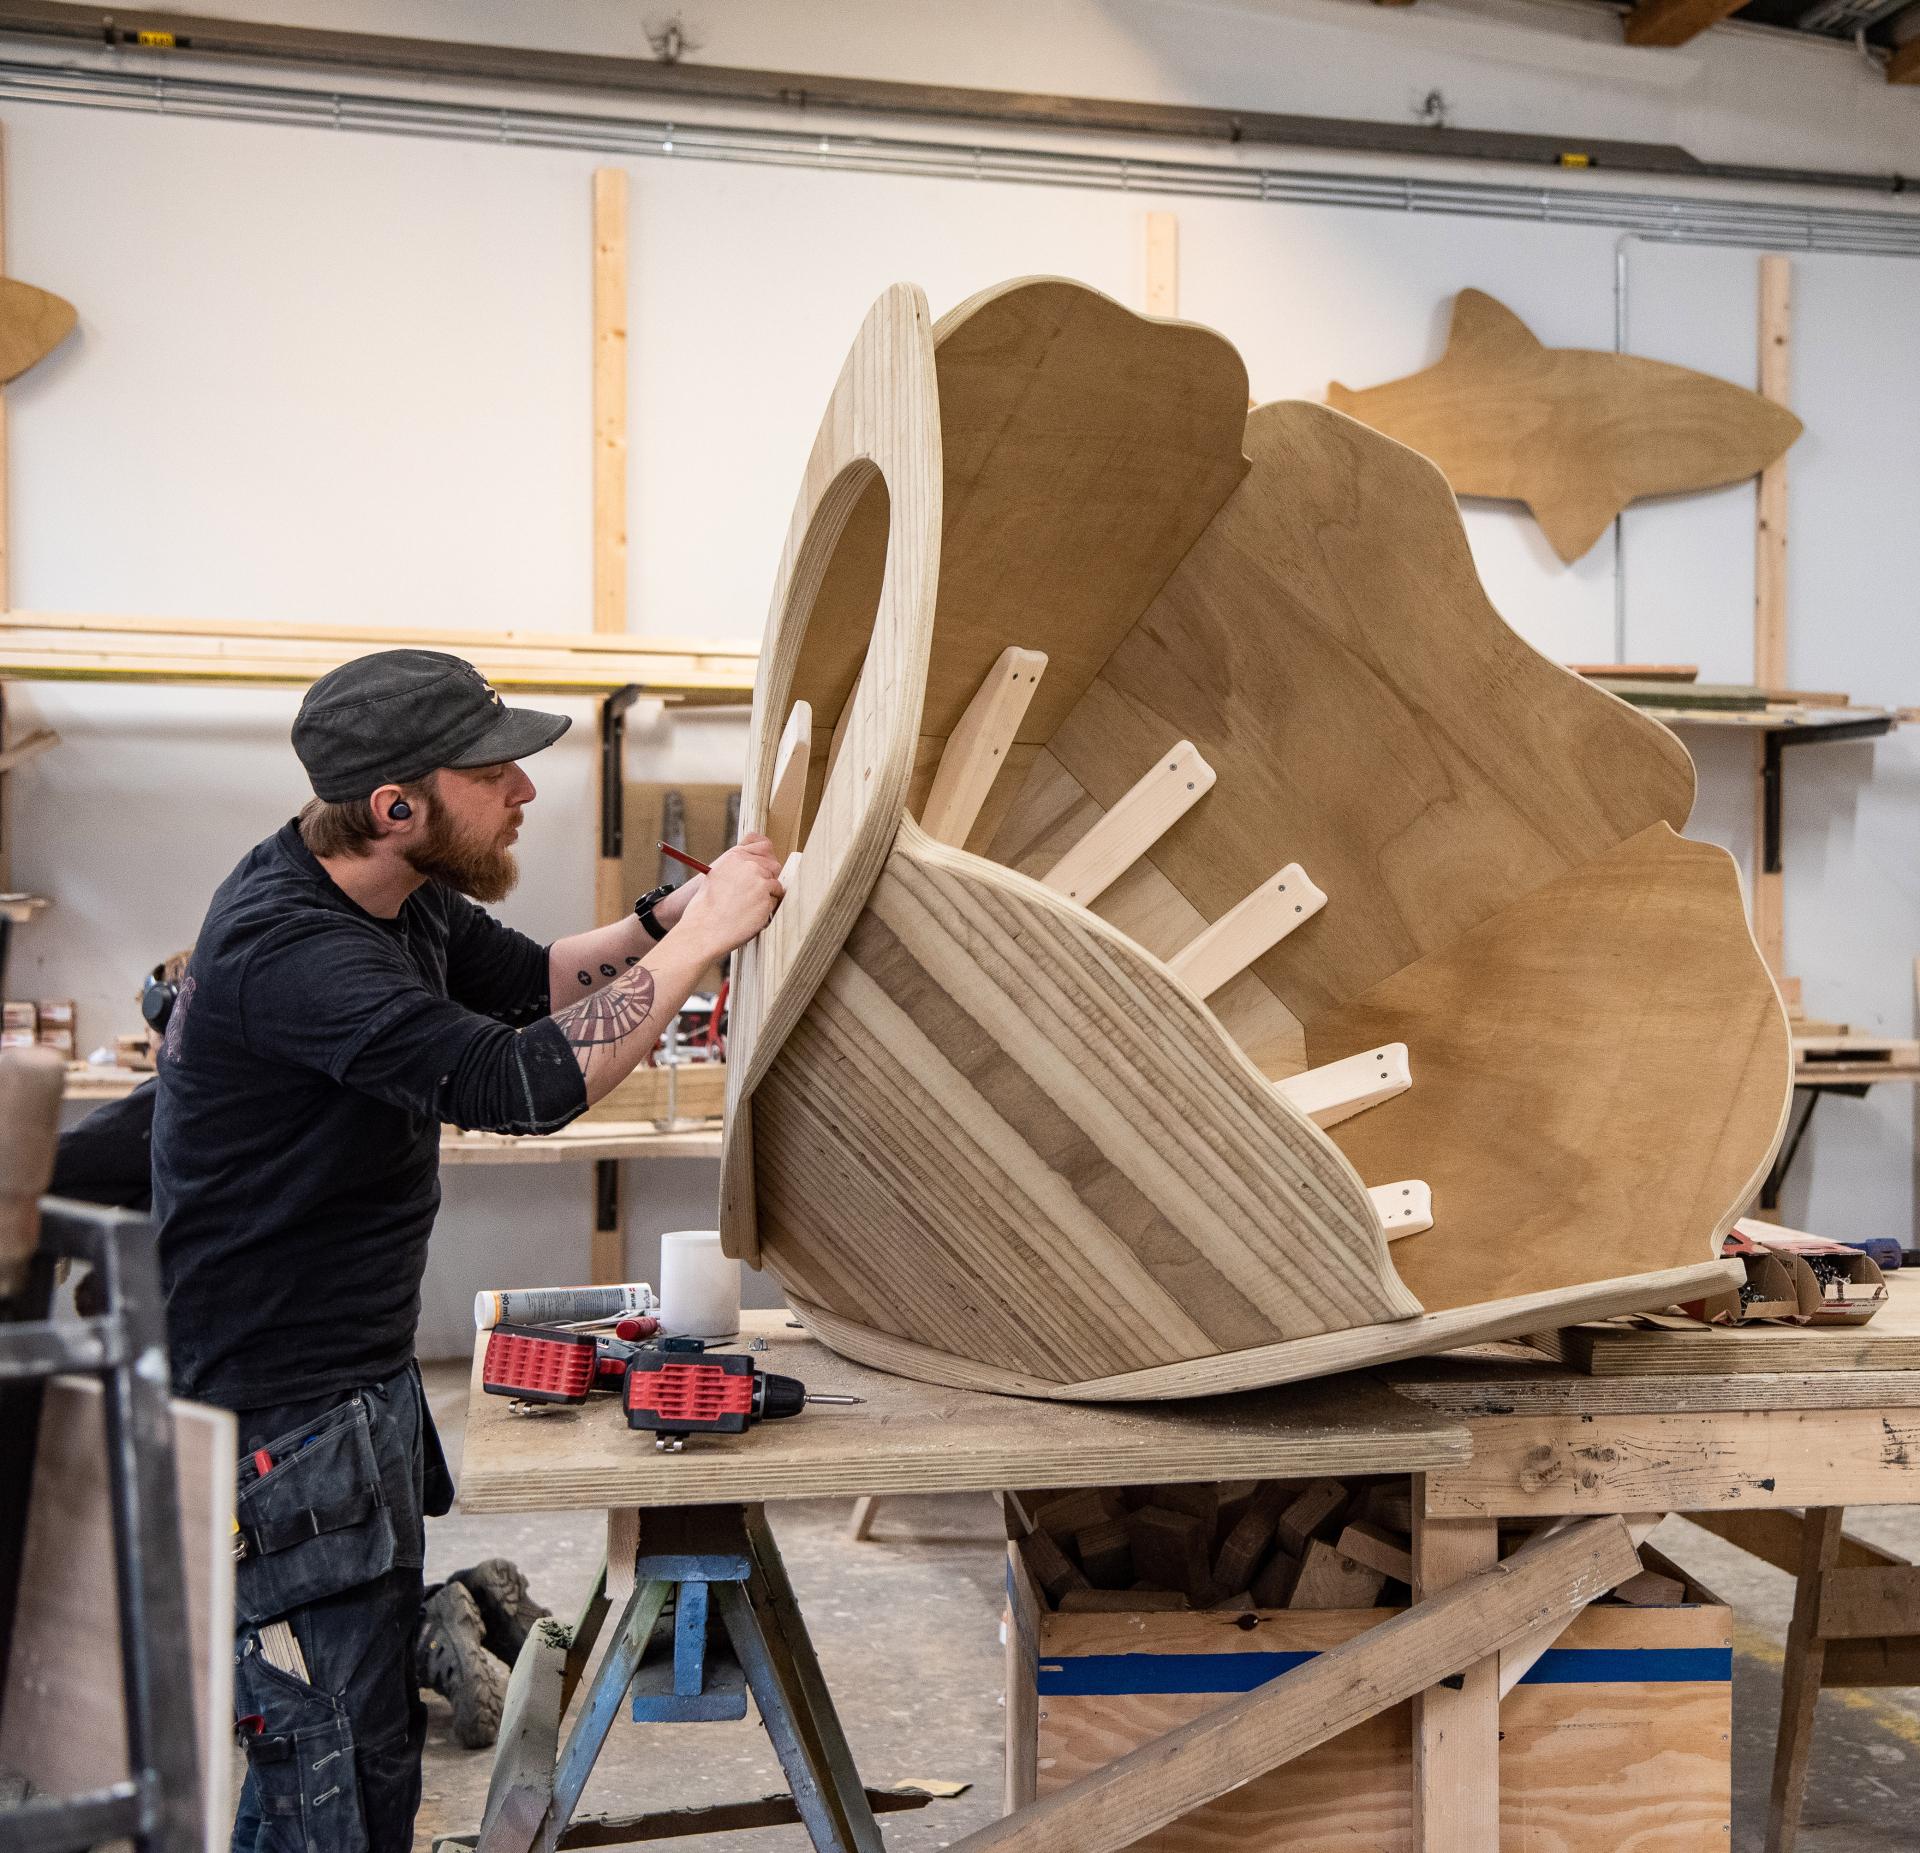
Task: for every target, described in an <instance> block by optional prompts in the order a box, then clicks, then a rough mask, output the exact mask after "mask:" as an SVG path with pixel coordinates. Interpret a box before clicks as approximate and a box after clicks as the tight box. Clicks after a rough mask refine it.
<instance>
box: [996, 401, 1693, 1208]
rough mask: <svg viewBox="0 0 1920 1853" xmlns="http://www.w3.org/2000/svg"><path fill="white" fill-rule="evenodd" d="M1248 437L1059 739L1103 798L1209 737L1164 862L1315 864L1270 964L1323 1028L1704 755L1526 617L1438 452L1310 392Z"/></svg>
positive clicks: (1181, 869) (1297, 1004)
mask: <svg viewBox="0 0 1920 1853" xmlns="http://www.w3.org/2000/svg"><path fill="white" fill-rule="evenodd" d="M1247 449H1248V452H1249V454H1250V456H1251V457H1252V459H1253V472H1252V474H1251V475H1250V476H1249V477H1248V479H1247V481H1246V482H1245V483H1243V484H1242V485H1241V487H1240V489H1239V490H1238V491H1237V492H1236V493H1235V494H1234V496H1233V498H1232V500H1230V501H1229V502H1228V503H1227V505H1226V506H1225V507H1224V508H1223V509H1222V510H1221V511H1220V513H1219V515H1218V516H1217V517H1216V518H1215V520H1214V522H1213V524H1212V525H1211V526H1210V527H1209V528H1208V529H1207V531H1206V533H1205V534H1204V535H1202V536H1201V538H1200V540H1199V541H1198V542H1197V543H1196V544H1195V546H1194V547H1193V549H1192V551H1191V552H1190V553H1189V554H1188V555H1187V557H1186V559H1185V560H1184V561H1182V563H1181V565H1180V568H1179V570H1178V571H1177V572H1176V573H1175V574H1174V576H1173V577H1172V579H1171V580H1169V581H1168V583H1167V584H1166V585H1165V586H1164V587H1163V588H1162V589H1161V592H1160V595H1159V597H1158V598H1156V599H1155V600H1154V602H1153V604H1152V605H1151V606H1150V607H1149V608H1148V610H1147V612H1146V613H1145V615H1144V616H1143V617H1142V619H1141V621H1140V623H1139V624H1138V625H1137V626H1135V628H1134V629H1133V631H1132V632H1131V633H1130V634H1129V635H1128V636H1127V637H1126V638H1125V639H1124V640H1123V641H1122V642H1121V644H1120V645H1119V647H1118V648H1117V649H1116V650H1115V651H1114V653H1113V655H1112V657H1111V658H1110V659H1109V660H1108V662H1107V664H1106V667H1105V668H1104V669H1103V670H1102V672H1101V674H1100V675H1099V676H1098V677H1097V678H1096V680H1095V681H1094V683H1093V685H1092V686H1091V688H1090V689H1089V690H1088V692H1087V694H1086V695H1085V697H1084V698H1083V699H1082V700H1081V701H1080V702H1079V704H1078V705H1077V706H1076V707H1075V709H1074V711H1073V713H1072V714H1071V715H1069V716H1068V717H1067V718H1066V720H1065V721H1064V723H1063V724H1062V726H1061V727H1060V729H1059V731H1058V732H1057V733H1056V734H1055V736H1054V738H1053V740H1052V741H1051V743H1050V745H1051V750H1052V752H1053V753H1054V754H1055V755H1056V756H1057V757H1058V759H1059V760H1060V762H1061V764H1062V765H1063V766H1064V767H1065V768H1066V769H1067V771H1068V772H1070V773H1071V774H1072V775H1073V776H1074V777H1075V778H1077V779H1078V780H1079V781H1080V783H1081V784H1082V785H1083V786H1085V787H1086V789H1087V791H1088V792H1089V794H1090V795H1091V796H1092V797H1093V798H1094V799H1095V800H1096V801H1097V802H1098V803H1099V804H1101V805H1103V806H1104V805H1107V804H1111V803H1112V802H1113V801H1114V799H1115V798H1117V797H1118V796H1119V794H1120V793H1121V792H1122V791H1124V790H1125V789H1126V787H1127V786H1128V785H1129V784H1131V783H1132V781H1133V780H1134V779H1135V778H1136V777H1138V775H1139V764H1140V757H1141V754H1142V752H1143V751H1145V750H1152V748H1153V746H1154V745H1156V744H1157V743H1158V742H1159V741H1160V740H1161V739H1162V738H1173V739H1189V740H1192V741H1193V742H1194V744H1195V745H1196V746H1198V747H1199V749H1200V751H1201V753H1202V755H1203V756H1204V757H1205V758H1206V760H1207V762H1208V763H1209V764H1210V765H1211V766H1212V767H1213V768H1214V770H1215V772H1216V773H1217V775H1218V781H1217V783H1216V785H1215V787H1214V790H1213V791H1212V792H1211V793H1209V794H1208V796H1207V798H1206V799H1205V800H1204V801H1203V802H1202V803H1200V804H1198V805H1196V806H1195V807H1194V808H1193V810H1192V811H1191V812H1189V813H1188V815H1187V816H1185V817H1184V818H1182V819H1181V820H1180V822H1179V823H1177V824H1176V825H1175V826H1174V827H1173V828H1172V829H1171V830H1170V831H1168V833H1167V834H1166V835H1165V836H1164V837H1162V838H1161V839H1160V841H1159V842H1158V843H1157V844H1156V845H1155V846H1154V848H1153V850H1152V852H1151V855H1150V860H1151V861H1152V862H1153V863H1154V864H1155V866H1156V867H1158V868H1159V869H1160V870H1161V872H1162V873H1163V874H1165V875H1166V876H1167V878H1168V879H1169V880H1171V882H1172V883H1173V885H1174V886H1175V887H1176V888H1178V889H1179V890H1180V892H1181V893H1182V894H1184V895H1185V896H1186V897H1187V899H1188V900H1189V901H1191V902H1192V903H1193V905H1194V906H1195V907H1196V908H1197V909H1198V910H1199V912H1200V914H1201V915H1202V916H1204V918H1205V919H1207V920H1210V921H1211V920H1217V919H1218V918H1219V917H1220V916H1221V915H1222V914H1223V913H1225V912H1226V911H1227V909H1228V908H1230V907H1231V906H1233V905H1234V903H1235V902H1237V901H1238V900H1239V899H1240V898H1241V896H1243V895H1245V894H1246V893H1248V892H1249V891H1250V890H1251V889H1252V888H1253V887H1255V886H1256V885H1257V884H1258V883H1259V882H1261V881H1263V880H1264V879H1265V878H1266V876H1267V875H1268V874H1269V873H1271V872H1272V870H1273V869H1274V868H1275V867H1276V866H1277V865H1278V864H1279V863H1281V862H1285V861H1297V862H1299V863H1300V864H1301V865H1302V866H1303V867H1305V868H1306V869H1308V870H1310V871H1311V872H1312V875H1313V879H1314V881H1315V882H1316V883H1317V884H1318V885H1319V886H1320V887H1321V888H1323V889H1325V890H1326V893H1327V897H1328V898H1327V905H1326V907H1325V909H1324V910H1323V911H1322V912H1321V914H1320V915H1319V916H1318V917H1316V918H1315V919H1314V920H1312V921H1309V922H1308V923H1307V925H1306V926H1304V927H1303V928H1302V929H1301V930H1300V931H1299V932H1298V933H1296V934H1294V935H1293V936H1292V937H1291V938H1289V939H1287V940H1285V941H1283V942H1282V943H1281V944H1280V945H1278V946H1276V947H1275V948H1274V949H1273V950H1272V951H1271V952H1269V953H1267V954H1266V955H1264V956H1263V957H1262V958H1260V959H1259V960H1257V961H1256V962H1255V963H1254V965H1253V967H1252V970H1253V971H1254V972H1255V973H1256V974H1258V975H1259V976H1260V977H1261V978H1262V979H1263V980H1264V981H1265V983H1266V984H1267V986H1268V988H1269V989H1270V990H1271V991H1272V992H1273V993H1274V994H1275V995H1276V996H1277V997H1278V998H1279V999H1280V1000H1281V1002H1282V1003H1284V1004H1285V1005H1287V1006H1288V1008H1290V1009H1291V1010H1292V1012H1293V1013H1294V1015H1296V1016H1297V1017H1299V1018H1301V1019H1302V1020H1303V1021H1305V1022H1306V1023H1307V1024H1308V1025H1309V1027H1311V1025H1312V1022H1313V1019H1314V1018H1315V1016H1317V1015H1320V1014H1322V1013H1324V1012H1325V1011H1326V1010H1328V1009H1329V1008H1331V1007H1332V1006H1334V1005H1336V1004H1338V1003H1341V1002H1344V1001H1345V1000H1346V999H1348V998H1350V997H1353V996H1355V995H1357V994H1358V993H1360V992H1361V991H1364V990H1365V989H1367V988H1368V987H1369V986H1370V985H1373V984H1376V983H1378V982H1379V980H1380V979H1382V978H1384V977H1386V976H1387V975H1388V974H1389V973H1391V972H1394V971H1397V970H1399V969H1400V967H1401V966H1403V965H1406V964H1408V963H1410V962H1411V961H1413V960H1414V959H1417V958H1420V957H1422V956H1424V955H1425V954H1426V953H1428V952H1430V951H1434V950H1436V949H1438V948H1439V947H1442V946H1445V945H1447V944H1448V943H1450V942H1451V941H1452V940H1454V939H1455V938H1457V937H1458V936H1459V935H1460V934H1461V933H1463V932H1465V931H1467V930H1469V929H1470V928H1472V927H1474V926H1477V925H1478V924H1479V923H1480V922H1481V921H1483V920H1485V919H1487V918H1489V917H1490V916H1491V915H1493V914H1494V913H1497V912H1498V911H1499V910H1500V909H1501V908H1503V907H1505V906H1508V905H1509V904H1511V903H1512V902H1514V901H1516V900H1518V899H1520V898H1521V897H1522V896H1523V895H1526V894H1528V893H1530V892H1531V891H1532V890H1533V889H1535V888H1537V887H1539V886H1540V885H1542V884H1543V883H1545V882H1548V881H1553V880H1556V879H1558V877H1560V876H1561V875H1563V874H1565V873H1566V872H1567V870H1568V869H1570V868H1574V867H1577V866H1578V865H1579V864H1580V863H1581V862H1584V861H1586V860H1587V859H1588V858H1590V857H1592V856H1595V855H1598V854H1601V853H1602V852H1604V851H1605V850H1607V849H1610V848H1611V847H1612V846H1613V845H1614V844H1615V843H1617V842H1619V841H1620V840H1621V839H1622V838H1623V837H1626V836H1630V835H1633V834H1635V833H1637V832H1638V831H1640V830H1643V829H1645V828H1646V827H1647V826H1648V825H1649V824H1652V823H1656V822H1666V823H1669V824H1672V825H1673V826H1675V827H1676V828H1678V827H1679V826H1680V825H1682V824H1684V823H1685V822H1686V818H1687V813H1688V811H1689V810H1690V809H1691V807H1692V802H1693V764H1692V761H1691V760H1690V759H1689V758H1688V757H1687V753H1686V749H1685V748H1684V747H1682V746H1681V745H1680V743H1679V741H1678V740H1676V739H1675V738H1674V737H1673V735H1672V734H1670V733H1668V732H1667V731H1666V729H1665V728H1663V727H1661V726H1660V725H1659V723H1658V722H1656V721H1650V720H1648V719H1647V718H1646V717H1645V716H1643V715H1639V714H1636V713H1634V712H1633V711H1632V710H1631V709H1630V708H1628V707H1627V705H1626V704H1625V703H1624V702H1620V701H1616V700H1614V699H1612V698H1611V697H1609V696H1606V695H1604V694H1602V693H1601V692H1600V691H1598V690H1596V689H1594V688H1592V687H1591V686H1590V685H1588V684H1586V683H1583V682H1582V681H1581V680H1580V678H1579V677H1577V676H1575V675H1573V674H1571V673H1570V672H1569V671H1567V670H1565V669H1562V668H1561V667H1560V666H1559V665H1558V664H1556V663H1552V662H1550V661H1548V660H1547V658H1545V657H1544V656H1542V655H1541V654H1540V653H1539V652H1538V651H1536V650H1534V649H1533V648H1532V647H1531V646H1530V645H1528V644H1527V643H1525V642H1523V641H1522V640H1521V639H1520V638H1519V637H1518V636H1516V635H1515V634H1514V632H1513V631H1512V630H1511V629H1510V628H1509V627H1508V625H1507V624H1506V622H1505V621H1504V620H1503V619H1502V618H1501V617H1500V616H1499V614H1498V613H1497V612H1496V611H1495V610H1494V609H1493V607H1492V606H1491V605H1490V604H1489V603H1488V602H1487V597H1486V594H1485V592H1484V591H1483V590H1482V589H1481V585H1480V581H1479V577H1478V575H1477V574H1476V573H1475V571H1474V566H1473V561H1472V557H1471V556H1470V554H1469V553H1468V551H1467V543H1466V536H1465V534H1464V532H1463V531H1462V529H1461V526H1460V516H1459V511H1458V510H1457V509H1456V508H1455V506H1454V502H1453V497H1452V496H1451V495H1450V494H1449V493H1448V490H1447V486H1446V483H1445V482H1444V481H1443V480H1442V479H1441V477H1440V474H1439V472H1438V471H1437V470H1436V469H1435V468H1434V467H1433V466H1432V465H1431V464H1430V463H1428V462H1427V461H1426V460H1425V459H1424V458H1421V457H1418V456H1416V455H1414V453H1413V452H1411V451H1409V450H1404V449H1399V448H1389V447H1388V446H1385V445H1382V444H1380V443H1379V442H1378V441H1377V439H1375V438H1374V436H1373V435H1372V434H1371V433H1370V432H1368V431H1366V430H1365V429H1364V428H1362V427H1360V426H1357V425H1355V424H1353V423H1351V422H1350V421H1349V420H1347V419H1343V418H1340V417H1338V416H1337V415H1335V414H1333V413H1330V412H1327V411H1325V410H1323V409H1321V408H1320V407H1317V406H1311V405H1304V404H1276V405H1268V406H1262V407H1261V408H1260V409H1259V410H1258V411H1256V412H1254V413H1253V414H1252V415H1251V416H1250V417H1249V419H1248V421H1247ZM1024 822H1025V819H1024V817H1023V815H1022V813H1021V811H1020V809H1019V807H1016V810H1015V813H1014V815H1013V816H1012V817H1010V818H1009V820H1008V823H1007V825H1005V826H1003V829H1002V832H1001V837H1000V841H1002V842H1008V841H1018V839H1019V831H1020V830H1021V828H1022V827H1023V825H1024ZM1394 1039H1395V1040H1400V1041H1407V1040H1409V1039H1408V1038H1406V1037H1399V1036H1396V1037H1395V1038H1394ZM1355 1046H1356V1047H1357V1046H1358V1044H1356V1045H1355ZM1352 1052H1353V1051H1352V1050H1351V1049H1347V1050H1342V1051H1341V1053H1342V1054H1351V1053H1352ZM1416 1060H1417V1052H1416ZM1383 1175H1384V1176H1385V1177H1405V1176H1411V1175H1421V1174H1419V1173H1414V1172H1408V1171H1406V1170H1398V1171H1391V1172H1387V1173H1384V1174H1383Z"/></svg>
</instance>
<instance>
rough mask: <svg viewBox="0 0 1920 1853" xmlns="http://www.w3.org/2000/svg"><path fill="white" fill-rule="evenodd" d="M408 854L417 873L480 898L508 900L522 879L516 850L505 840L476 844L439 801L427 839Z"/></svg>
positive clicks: (477, 899) (430, 815)
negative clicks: (468, 837) (458, 829)
mask: <svg viewBox="0 0 1920 1853" xmlns="http://www.w3.org/2000/svg"><path fill="white" fill-rule="evenodd" d="M516 821H517V819H516ZM406 853H407V862H408V865H409V866H410V867H411V868H413V869H414V870H415V871H416V872H417V873H419V874H421V875H424V876H425V877H426V878H427V879H428V880H429V881H437V882H444V883H445V884H446V885H447V886H448V887H449V888H452V889H454V890H456V891H457V892H458V893H460V894H465V895H470V896H471V897H472V898H473V899H474V900H476V901H504V900H505V899H506V898H507V896H508V895H510V894H511V893H512V892H513V885H514V883H515V882H517V881H518V880H519V879H520V865H519V863H518V862H516V861H515V860H514V857H513V851H512V850H510V849H509V848H507V846H506V845H505V844H504V843H499V842H493V843H474V842H470V841H468V840H467V839H465V838H463V837H461V836H460V835H459V834H458V833H457V832H456V830H455V828H454V824H453V820H452V818H451V817H449V816H448V815H447V813H446V812H445V811H443V810H442V809H441V808H440V807H439V806H438V805H437V804H436V805H434V806H433V809H432V811H431V812H430V814H429V815H428V818H427V836H426V841H425V842H423V843H422V844H421V845H420V846H419V847H418V848H417V849H410V850H408V851H407V852H406Z"/></svg>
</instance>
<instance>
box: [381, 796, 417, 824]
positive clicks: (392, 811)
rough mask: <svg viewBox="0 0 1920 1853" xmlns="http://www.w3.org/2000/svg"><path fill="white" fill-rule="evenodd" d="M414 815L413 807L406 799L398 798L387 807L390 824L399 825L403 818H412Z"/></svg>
mask: <svg viewBox="0 0 1920 1853" xmlns="http://www.w3.org/2000/svg"><path fill="white" fill-rule="evenodd" d="M412 815H413V806H412V805H410V804H409V803H408V802H407V801H406V799H404V798H396V799H394V801H393V802H392V803H391V804H390V805H388V806H387V820H388V822H390V823H398V822H400V820H401V819H402V818H406V817H411V816H412Z"/></svg>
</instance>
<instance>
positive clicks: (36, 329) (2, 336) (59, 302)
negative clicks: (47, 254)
mask: <svg viewBox="0 0 1920 1853" xmlns="http://www.w3.org/2000/svg"><path fill="white" fill-rule="evenodd" d="M75 320H76V316H75V311H74V307H73V304H72V303H70V302H68V301H67V300H66V299H65V298H64V297H61V296H55V295H53V294H51V293H50V292H49V291H47V290H40V289H35V288H34V287H33V285H32V284H31V283H22V282H21V281H20V280H19V278H17V277H0V383H4V382H5V381H7V380H15V379H18V378H19V377H20V375H21V374H23V373H25V372H26V370H27V369H28V368H29V367H31V366H34V365H35V364H36V363H38V362H39V361H42V360H44V359H45V358H46V357H47V355H49V354H50V353H52V352H53V350H54V349H55V348H56V347H58V346H59V345H60V343H61V342H62V341H64V340H65V339H66V338H67V336H68V335H69V334H71V333H72V332H73V324H74V322H75Z"/></svg>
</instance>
